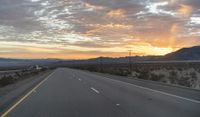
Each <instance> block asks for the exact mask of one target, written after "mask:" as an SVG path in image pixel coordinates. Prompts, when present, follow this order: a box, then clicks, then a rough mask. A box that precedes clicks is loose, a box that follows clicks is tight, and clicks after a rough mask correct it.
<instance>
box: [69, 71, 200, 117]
mask: <svg viewBox="0 0 200 117" xmlns="http://www.w3.org/2000/svg"><path fill="white" fill-rule="evenodd" d="M71 72H72V73H74V74H77V76H79V77H81V79H82V80H83V81H85V82H87V83H88V84H90V85H94V86H96V88H97V89H98V90H100V92H101V93H103V94H102V95H104V96H105V97H107V98H108V99H110V100H112V101H114V102H117V103H120V106H121V108H123V109H124V110H125V112H126V114H127V115H128V116H130V117H132V116H140V117H149V116H152V117H199V116H200V104H199V101H198V100H194V101H190V100H186V99H189V98H186V99H184V97H183V99H182V98H180V97H178V96H174V95H173V94H172V95H170V94H169V95H166V94H165V92H162V93H160V91H151V90H147V89H146V88H145V87H144V88H141V87H140V86H137V85H134V84H130V83H126V82H122V81H117V80H113V79H109V78H105V77H102V76H98V75H95V74H91V73H88V72H83V71H77V70H71ZM144 83H145V82H144ZM186 92H188V91H186ZM191 100H193V99H191Z"/></svg>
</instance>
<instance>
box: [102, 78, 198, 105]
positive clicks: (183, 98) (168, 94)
mask: <svg viewBox="0 0 200 117" xmlns="http://www.w3.org/2000/svg"><path fill="white" fill-rule="evenodd" d="M100 77H101V76H100ZM102 77H103V76H102ZM103 78H106V79H109V80H112V81H115V82H122V83H125V84H129V85H133V86H135V87H137V88H140V89H145V90H148V91H152V92H156V93H161V94H163V95H167V96H171V97H176V98H179V99H182V100H187V101H190V102H193V103H198V104H200V101H198V100H194V99H189V98H185V97H181V96H178V95H174V94H170V93H166V92H162V91H158V90H154V89H151V88H147V87H143V86H139V85H135V84H131V83H128V82H123V81H119V80H114V79H111V78H107V77H103Z"/></svg>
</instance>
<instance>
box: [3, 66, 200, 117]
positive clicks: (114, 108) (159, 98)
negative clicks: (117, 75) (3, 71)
mask: <svg viewBox="0 0 200 117" xmlns="http://www.w3.org/2000/svg"><path fill="white" fill-rule="evenodd" d="M145 83H146V82H144V84H145ZM155 85H156V84H155ZM144 86H145V85H138V84H134V83H127V82H123V81H119V80H114V79H110V78H106V77H103V76H100V75H96V74H92V73H89V72H84V71H80V70H72V69H67V68H59V69H57V70H55V71H54V72H53V73H52V74H51V75H50V76H49V77H47V78H46V79H44V80H43V81H42V82H40V83H39V84H38V85H37V86H36V87H34V88H33V89H32V90H31V91H30V92H28V93H27V94H26V95H25V96H23V97H22V98H21V99H20V100H18V101H17V102H16V103H14V104H13V105H12V106H11V107H10V108H9V109H8V110H7V111H6V112H4V114H3V115H2V116H1V117H200V100H198V99H196V98H194V99H193V98H188V97H183V96H180V95H176V94H174V93H173V94H171V93H168V92H164V91H162V90H156V89H155V88H148V87H144ZM155 87H156V86H155ZM165 88H166V87H165ZM169 89H170V88H169ZM165 90H166V89H165ZM173 90H174V91H173V92H175V91H176V88H175V87H174V88H173ZM183 90H184V89H183ZM185 90H186V89H185ZM178 91H179V90H178V88H177V94H178ZM183 92H184V91H182V93H183ZM191 92H193V90H191ZM185 93H186V94H185V95H194V93H191V94H190V91H188V90H187V91H186V92H185ZM199 93H200V92H199ZM197 94H198V93H197ZM193 97H196V96H193Z"/></svg>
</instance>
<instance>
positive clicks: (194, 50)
mask: <svg viewBox="0 0 200 117" xmlns="http://www.w3.org/2000/svg"><path fill="white" fill-rule="evenodd" d="M130 60H131V61H132V62H149V61H153V62H158V61H184V60H200V46H194V47H190V48H182V49H180V50H177V51H175V52H172V53H169V54H166V55H164V56H132V57H120V58H111V57H99V58H93V59H87V60H62V59H12V58H0V67H12V66H30V65H49V64H54V65H55V64H57V65H62V64H78V65H79V64H99V63H102V64H109V63H128V62H129V61H130Z"/></svg>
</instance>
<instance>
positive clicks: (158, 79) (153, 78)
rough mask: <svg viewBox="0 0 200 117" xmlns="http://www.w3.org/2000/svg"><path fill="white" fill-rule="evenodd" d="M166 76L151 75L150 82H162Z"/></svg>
mask: <svg viewBox="0 0 200 117" xmlns="http://www.w3.org/2000/svg"><path fill="white" fill-rule="evenodd" d="M164 77H165V76H164V75H163V74H158V75H157V74H153V73H151V76H150V80H153V81H160V80H161V79H162V78H164Z"/></svg>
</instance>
